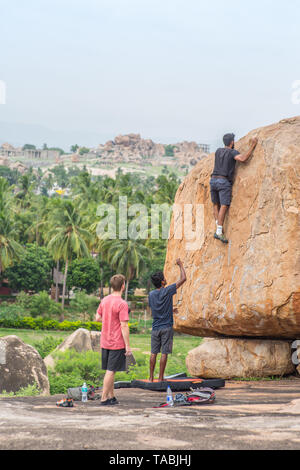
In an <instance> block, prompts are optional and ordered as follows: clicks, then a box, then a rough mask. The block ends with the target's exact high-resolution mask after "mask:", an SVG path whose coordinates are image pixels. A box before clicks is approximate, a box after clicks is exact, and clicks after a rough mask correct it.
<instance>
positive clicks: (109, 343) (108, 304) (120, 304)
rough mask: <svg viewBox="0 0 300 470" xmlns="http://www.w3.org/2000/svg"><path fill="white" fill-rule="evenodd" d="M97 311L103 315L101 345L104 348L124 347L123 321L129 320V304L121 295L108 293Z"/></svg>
mask: <svg viewBox="0 0 300 470" xmlns="http://www.w3.org/2000/svg"><path fill="white" fill-rule="evenodd" d="M97 313H98V314H99V315H100V316H101V317H102V330H101V339H100V346H101V348H103V349H113V350H116V349H124V348H125V342H124V339H123V335H122V330H121V322H122V321H128V320H129V312H128V305H127V303H126V302H125V300H123V299H122V297H120V296H116V295H108V296H106V297H104V299H103V300H102V301H101V303H100V305H99V307H98V310H97Z"/></svg>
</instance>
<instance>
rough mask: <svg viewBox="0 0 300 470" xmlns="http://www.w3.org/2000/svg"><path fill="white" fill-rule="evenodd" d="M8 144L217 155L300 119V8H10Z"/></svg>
mask: <svg viewBox="0 0 300 470" xmlns="http://www.w3.org/2000/svg"><path fill="white" fill-rule="evenodd" d="M0 11H1V16H0V25H1V27H0V81H2V83H4V84H5V90H6V92H5V104H0V144H1V143H3V142H10V143H12V144H14V145H23V144H24V143H33V144H36V145H39V146H40V145H42V144H43V143H47V144H48V145H49V146H54V145H57V146H60V147H62V148H64V149H65V150H68V149H69V147H70V146H71V145H72V144H75V143H77V144H79V145H86V146H88V147H93V146H96V145H97V144H99V143H105V142H106V141H107V140H109V139H113V138H114V137H115V136H116V135H118V134H126V133H130V132H134V133H140V134H141V136H142V137H143V138H151V139H153V140H154V141H155V142H162V143H176V142H180V141H183V140H189V141H196V142H198V143H208V144H210V145H211V147H212V150H214V147H216V146H218V145H219V144H220V143H221V139H222V136H223V134H225V133H227V132H234V133H235V134H236V137H237V138H240V137H242V136H243V135H245V134H246V133H248V132H249V131H250V130H252V129H255V128H257V127H261V126H265V125H268V124H271V123H273V122H276V121H279V120H280V119H282V118H286V117H291V116H296V115H299V114H300V104H295V103H293V102H292V99H291V96H292V91H293V90H292V85H293V83H294V82H295V81H296V80H300V70H299V65H300V62H299V45H300V28H299V24H300V21H299V20H300V2H299V0H287V1H285V2H284V1H282V0H251V1H249V0H248V1H241V0H226V1H225V0H210V1H207V0H205V1H202V0H138V1H137V0H26V2H24V0H0Z"/></svg>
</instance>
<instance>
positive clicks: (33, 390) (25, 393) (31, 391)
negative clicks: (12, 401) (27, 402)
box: [0, 383, 41, 397]
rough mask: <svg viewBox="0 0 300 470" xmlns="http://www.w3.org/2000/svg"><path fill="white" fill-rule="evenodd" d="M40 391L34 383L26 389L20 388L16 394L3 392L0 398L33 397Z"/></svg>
mask: <svg viewBox="0 0 300 470" xmlns="http://www.w3.org/2000/svg"><path fill="white" fill-rule="evenodd" d="M40 393H41V392H40V390H39V388H38V386H37V384H36V383H34V384H33V385H28V386H27V387H22V388H20V389H19V390H18V391H17V392H6V391H5V390H3V392H1V394H0V396H3V397H35V396H37V395H40Z"/></svg>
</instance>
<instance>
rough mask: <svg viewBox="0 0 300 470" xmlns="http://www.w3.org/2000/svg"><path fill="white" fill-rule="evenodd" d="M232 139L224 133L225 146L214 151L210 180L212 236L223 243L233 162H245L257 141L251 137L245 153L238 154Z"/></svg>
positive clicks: (230, 193) (230, 198)
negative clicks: (214, 228) (212, 212)
mask: <svg viewBox="0 0 300 470" xmlns="http://www.w3.org/2000/svg"><path fill="white" fill-rule="evenodd" d="M234 139H235V135H234V134H225V135H224V137H223V142H224V145H225V147H224V148H219V149H218V150H217V151H216V153H215V166H214V171H213V173H212V175H211V180H210V194H211V200H212V203H213V206H214V216H215V221H216V226H217V230H216V233H215V234H214V238H216V239H217V240H220V241H221V242H223V243H228V240H227V239H226V237H225V235H224V233H223V224H224V220H225V215H226V213H227V211H228V209H229V207H230V204H231V200H232V185H233V177H234V171H235V164H236V162H237V161H238V162H242V163H245V162H246V161H247V160H248V159H249V158H250V156H251V155H252V152H253V150H254V149H255V147H256V145H257V142H258V140H257V138H256V137H255V138H253V139H251V140H250V142H249V143H250V147H249V150H248V151H247V152H246V153H243V154H240V152H238V151H237V150H236V149H235V148H234V144H235V142H234Z"/></svg>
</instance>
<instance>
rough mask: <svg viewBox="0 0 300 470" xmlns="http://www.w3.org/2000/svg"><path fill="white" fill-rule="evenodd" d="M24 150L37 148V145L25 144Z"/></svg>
mask: <svg viewBox="0 0 300 470" xmlns="http://www.w3.org/2000/svg"><path fill="white" fill-rule="evenodd" d="M22 150H36V146H35V145H33V144H25V145H23V147H22Z"/></svg>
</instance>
